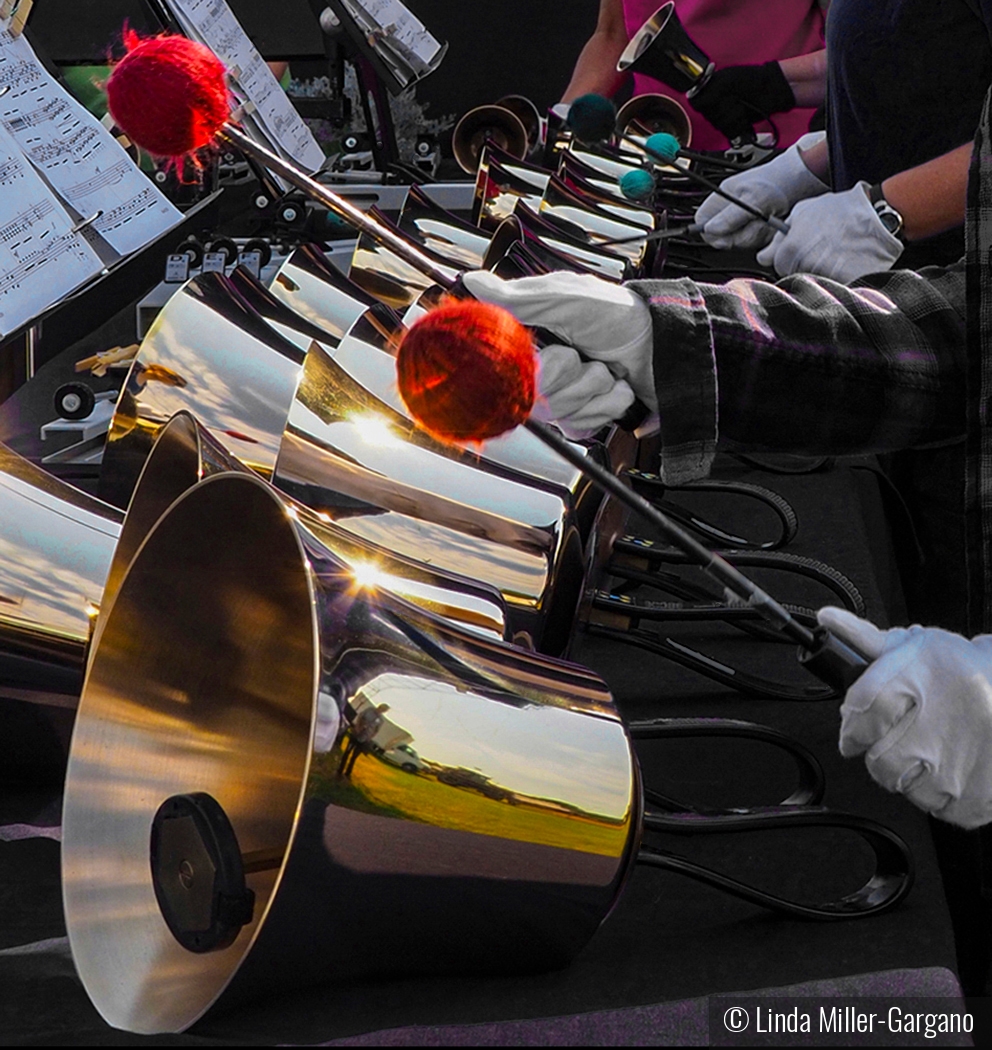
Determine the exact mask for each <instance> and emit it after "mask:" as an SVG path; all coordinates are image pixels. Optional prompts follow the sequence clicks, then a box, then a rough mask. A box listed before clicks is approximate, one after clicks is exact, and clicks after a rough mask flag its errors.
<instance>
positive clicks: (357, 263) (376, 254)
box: [351, 241, 458, 288]
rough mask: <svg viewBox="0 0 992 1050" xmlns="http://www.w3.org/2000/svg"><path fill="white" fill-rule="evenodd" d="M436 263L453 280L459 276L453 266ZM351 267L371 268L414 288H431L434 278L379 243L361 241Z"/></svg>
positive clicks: (354, 268)
mask: <svg viewBox="0 0 992 1050" xmlns="http://www.w3.org/2000/svg"><path fill="white" fill-rule="evenodd" d="M434 265H435V266H436V267H437V268H438V269H439V270H440V271H441V272H442V273H444V274H447V276H448V277H450V278H451V280H454V279H455V278H456V277H457V276H458V271H457V270H455V269H454V268H453V267H451V266H445V265H444V264H443V263H439V262H435V263H434ZM351 267H352V269H353V270H371V271H372V272H373V273H383V274H386V275H387V276H389V277H392V278H393V280H395V281H398V282H399V283H400V284H402V285H407V286H412V287H414V288H430V287H431V286H432V285H433V284H434V280H433V279H432V278H430V277H428V276H427V275H426V274H423V273H421V271H420V270H416V269H414V268H413V267H412V266H411V265H410V264H409V263H408V262H406V261H404V260H403V259H401V258H400V257H399V256H398V255H396V254H395V253H394V252H391V251H390V250H389V249H388V248H383V247H381V246H379V245H372V244H369V245H367V246H365V245H362V242H361V241H360V242H359V244H358V245H356V247H355V254H354V257H353V260H352V264H351Z"/></svg>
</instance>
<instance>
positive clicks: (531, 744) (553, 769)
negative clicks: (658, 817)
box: [362, 673, 630, 819]
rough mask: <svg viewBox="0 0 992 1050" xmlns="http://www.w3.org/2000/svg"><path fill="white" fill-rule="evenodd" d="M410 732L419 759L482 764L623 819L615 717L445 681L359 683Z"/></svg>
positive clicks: (525, 791)
mask: <svg viewBox="0 0 992 1050" xmlns="http://www.w3.org/2000/svg"><path fill="white" fill-rule="evenodd" d="M362 693H363V695H364V696H365V697H366V698H367V699H368V700H370V701H371V702H372V703H375V704H382V703H386V704H389V718H390V720H391V721H393V722H395V723H396V724H397V725H398V726H400V727H402V728H403V729H405V730H406V731H407V732H408V733H410V735H411V736H412V737H413V742H412V746H413V747H414V748H416V750H417V753H418V754H419V755H420V756H421V758H424V759H427V760H428V761H430V762H437V763H440V764H442V765H446V766H454V767H459V766H461V767H464V768H466V769H476V770H479V771H480V772H481V773H482V774H483V775H484V776H488V777H489V778H490V780H491V781H492V782H493V783H495V784H500V785H501V786H503V787H506V788H509V789H510V790H511V791H515V792H517V793H518V794H521V795H528V796H530V797H532V798H539V799H549V800H552V801H555V802H564V803H567V804H569V805H574V806H578V807H579V808H580V809H582V810H583V811H585V812H587V813H594V814H598V815H602V816H606V817H610V818H613V819H620V818H622V817H623V816H624V815H625V814H626V812H627V808H628V805H629V803H630V760H629V757H628V747H627V743H626V740H625V738H624V735H623V731H622V730H621V728H620V726H619V724H618V723H616V722H610V721H607V720H605V719H602V718H597V717H594V716H590V715H584V714H580V713H578V712H575V711H568V710H565V709H564V708H559V707H542V706H539V705H536V704H534V705H526V706H524V707H514V706H511V705H508V704H503V703H500V702H498V701H494V700H490V699H487V698H486V697H484V696H480V695H478V694H476V693H472V692H460V691H459V690H458V689H456V688H455V687H454V686H453V685H450V684H448V683H441V682H435V681H432V680H430V679H425V678H416V677H412V676H409V675H401V674H392V673H390V674H384V675H380V676H379V677H377V678H375V679H374V680H373V681H372V682H370V683H369V684H368V685H366V686H365V687H364V688H363V689H362Z"/></svg>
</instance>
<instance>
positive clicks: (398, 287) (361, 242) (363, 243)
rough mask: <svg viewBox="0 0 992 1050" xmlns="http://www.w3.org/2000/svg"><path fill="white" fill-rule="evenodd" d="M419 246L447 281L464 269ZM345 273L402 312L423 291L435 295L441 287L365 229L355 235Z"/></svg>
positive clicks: (378, 216) (378, 214)
mask: <svg viewBox="0 0 992 1050" xmlns="http://www.w3.org/2000/svg"><path fill="white" fill-rule="evenodd" d="M369 214H370V215H371V216H372V217H373V218H375V220H376V221H377V222H378V223H379V224H380V225H381V226H384V227H386V228H387V229H390V230H391V231H392V232H393V233H395V234H397V235H398V236H402V231H400V230H399V229H398V228H397V227H395V226H394V225H393V224H392V223H391V222H390V221H389V220H388V219H387V218H386V216H385V215H383V214H382V213H381V212H380V211H379V210H378V209H376V208H374V207H373V208H371V209H369ZM418 247H420V249H421V251H423V252H424V254H425V255H427V256H428V258H430V259H431V260H432V261H433V263H434V265H435V266H437V267H438V269H439V270H440V271H441V272H442V273H444V275H445V276H446V278H447V280H448V282H449V283H451V282H454V281H455V280H456V279H457V277H458V274H459V272H460V271H461V270H462V269H464V267H463V266H460V265H459V264H457V263H453V262H451V260H450V259H447V258H446V257H444V256H442V255H441V254H439V253H435V252H434V251H433V250H432V249H431V248H426V247H421V246H420V245H418ZM348 276H349V277H350V278H351V280H352V281H353V282H354V283H355V284H357V285H358V287H359V288H361V289H363V290H364V291H365V292H367V293H368V294H369V295H372V296H374V297H375V298H376V299H378V300H379V301H380V302H383V303H385V304H386V305H387V306H389V307H391V308H392V309H393V310H396V311H398V312H399V313H401V314H402V313H404V312H405V311H406V310H408V309H409V308H410V307H411V306H414V305H416V304H417V303H418V302H419V301H420V299H421V298H422V297H423V296H424V294H425V293H433V294H435V295H436V294H437V292H439V291H441V289H440V288H439V287H438V284H437V281H435V280H434V278H433V277H431V276H430V275H428V274H427V273H425V272H424V271H423V270H422V269H420V268H419V267H416V266H414V265H413V264H412V263H409V262H407V261H406V260H405V259H403V258H402V257H401V256H400V255H399V254H398V253H397V252H395V251H393V249H392V248H390V247H389V246H388V245H386V244H383V243H381V242H380V241H377V240H376V239H375V238H374V237H371V236H369V234H367V233H359V235H358V240H357V242H356V244H355V251H354V254H353V256H352V260H351V268H350V270H349V271H348Z"/></svg>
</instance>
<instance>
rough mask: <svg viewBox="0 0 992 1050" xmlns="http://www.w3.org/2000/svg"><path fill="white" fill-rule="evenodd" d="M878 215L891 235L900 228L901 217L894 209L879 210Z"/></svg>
mask: <svg viewBox="0 0 992 1050" xmlns="http://www.w3.org/2000/svg"><path fill="white" fill-rule="evenodd" d="M878 217H879V218H880V219H881V220H882V225H883V226H884V227H885V228H886V229H887V230H888V231H889V233H891V234H892V236H893V237H894V236H895V235H896V234H897V233H898V232H899V231H900V230H901V229H902V219H901V218H900V217H899V216H898V215H897V214H896V213H895V212H894V211H883V212H880V213H879V216H878Z"/></svg>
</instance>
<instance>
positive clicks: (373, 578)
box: [351, 561, 383, 591]
mask: <svg viewBox="0 0 992 1050" xmlns="http://www.w3.org/2000/svg"><path fill="white" fill-rule="evenodd" d="M351 575H352V576H353V577H354V578H355V584H356V586H357V587H358V588H359V589H360V590H366V591H371V590H375V589H376V588H377V587H381V586H382V583H383V574H382V572H381V571H380V570H379V568H378V567H377V566H375V565H373V564H372V562H367V561H366V562H361V561H359V562H355V563H354V565H352V566H351Z"/></svg>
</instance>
